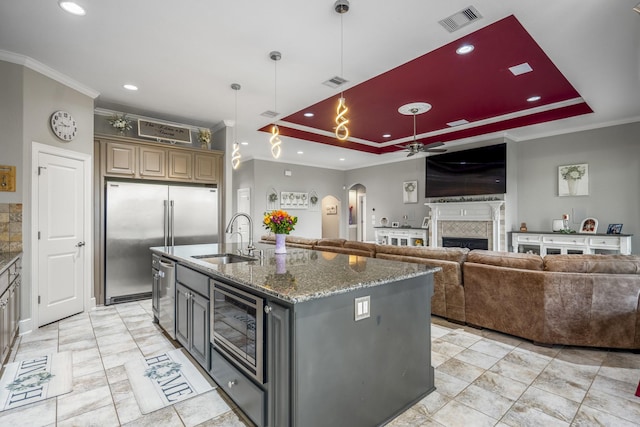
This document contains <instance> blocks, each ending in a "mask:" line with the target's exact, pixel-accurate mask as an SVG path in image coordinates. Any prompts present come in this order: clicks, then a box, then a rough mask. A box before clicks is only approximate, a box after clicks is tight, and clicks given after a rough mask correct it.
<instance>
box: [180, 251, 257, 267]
mask: <svg viewBox="0 0 640 427" xmlns="http://www.w3.org/2000/svg"><path fill="white" fill-rule="evenodd" d="M192 258H196V259H199V260H200V261H205V262H209V263H211V264H232V263H235V262H249V261H255V260H256V258H253V257H250V256H245V255H238V254H229V253H227V254H211V255H196V256H193V257H192Z"/></svg>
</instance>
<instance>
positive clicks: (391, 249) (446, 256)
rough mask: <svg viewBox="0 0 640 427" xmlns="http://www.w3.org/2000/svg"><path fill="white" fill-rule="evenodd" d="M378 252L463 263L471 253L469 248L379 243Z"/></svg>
mask: <svg viewBox="0 0 640 427" xmlns="http://www.w3.org/2000/svg"><path fill="white" fill-rule="evenodd" d="M376 253H384V254H391V255H399V256H405V257H416V258H431V259H441V260H444V261H453V262H457V263H463V262H464V261H465V259H466V257H467V254H468V253H469V249H467V248H430V247H424V246H395V245H379V246H377V247H376Z"/></svg>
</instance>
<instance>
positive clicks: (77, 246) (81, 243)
mask: <svg viewBox="0 0 640 427" xmlns="http://www.w3.org/2000/svg"><path fill="white" fill-rule="evenodd" d="M83 246H84V242H78V243H77V244H76V248H81V247H83Z"/></svg>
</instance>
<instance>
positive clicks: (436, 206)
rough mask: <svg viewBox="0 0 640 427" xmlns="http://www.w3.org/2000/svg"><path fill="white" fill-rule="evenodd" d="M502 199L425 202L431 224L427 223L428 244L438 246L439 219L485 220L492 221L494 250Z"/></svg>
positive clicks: (498, 240) (497, 240) (497, 237)
mask: <svg viewBox="0 0 640 427" xmlns="http://www.w3.org/2000/svg"><path fill="white" fill-rule="evenodd" d="M502 205H504V201H503V200H494V201H470V202H446V203H425V206H428V207H429V208H431V224H430V225H429V246H431V247H438V246H439V240H440V236H439V235H438V230H439V228H438V222H439V221H487V222H491V223H492V230H493V236H492V237H493V238H492V242H493V247H492V249H493V250H494V251H499V250H501V248H500V240H501V239H500V208H501V207H502Z"/></svg>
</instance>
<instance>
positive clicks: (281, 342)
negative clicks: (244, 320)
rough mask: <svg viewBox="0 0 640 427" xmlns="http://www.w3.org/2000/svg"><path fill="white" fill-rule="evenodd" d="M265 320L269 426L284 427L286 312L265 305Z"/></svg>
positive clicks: (286, 403) (286, 420)
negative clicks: (266, 309) (267, 309)
mask: <svg viewBox="0 0 640 427" xmlns="http://www.w3.org/2000/svg"><path fill="white" fill-rule="evenodd" d="M267 305H268V307H269V308H270V311H269V314H268V315H267V316H266V317H267V342H268V344H267V346H266V349H265V350H268V351H267V353H266V358H267V376H266V378H267V384H268V387H269V393H268V394H267V396H268V399H269V403H268V405H269V425H270V426H280V427H286V426H288V425H289V396H290V393H291V390H290V387H289V373H290V372H291V370H290V363H291V362H290V360H289V354H290V352H289V348H290V342H291V336H290V324H289V309H288V308H286V307H284V306H281V305H278V304H275V303H273V302H272V301H269V302H268V304H267Z"/></svg>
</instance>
